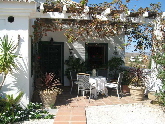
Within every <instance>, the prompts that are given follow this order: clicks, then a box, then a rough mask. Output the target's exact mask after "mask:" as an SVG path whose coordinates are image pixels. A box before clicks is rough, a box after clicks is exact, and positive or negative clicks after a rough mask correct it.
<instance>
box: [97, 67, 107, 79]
mask: <svg viewBox="0 0 165 124" xmlns="http://www.w3.org/2000/svg"><path fill="white" fill-rule="evenodd" d="M97 76H103V77H106V79H107V77H108V70H107V69H99V70H98V71H97Z"/></svg>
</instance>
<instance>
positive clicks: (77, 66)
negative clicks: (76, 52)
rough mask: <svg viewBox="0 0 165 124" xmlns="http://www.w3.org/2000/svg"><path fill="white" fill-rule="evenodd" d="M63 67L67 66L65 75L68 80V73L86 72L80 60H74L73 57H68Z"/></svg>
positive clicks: (83, 63)
mask: <svg viewBox="0 0 165 124" xmlns="http://www.w3.org/2000/svg"><path fill="white" fill-rule="evenodd" d="M65 65H67V67H68V68H67V69H66V70H65V75H66V76H67V78H68V79H69V80H70V72H71V71H75V72H77V73H78V72H86V67H85V62H84V61H82V60H81V59H80V58H75V57H74V56H73V55H71V56H69V58H68V59H67V60H65Z"/></svg>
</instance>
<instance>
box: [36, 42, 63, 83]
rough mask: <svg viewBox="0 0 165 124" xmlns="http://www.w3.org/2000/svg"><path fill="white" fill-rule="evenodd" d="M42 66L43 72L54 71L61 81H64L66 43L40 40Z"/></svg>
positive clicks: (39, 48)
mask: <svg viewBox="0 0 165 124" xmlns="http://www.w3.org/2000/svg"><path fill="white" fill-rule="evenodd" d="M38 50H39V56H40V61H39V64H40V67H41V72H42V73H44V74H45V73H49V72H51V73H54V74H55V76H56V78H58V80H59V81H60V83H62V84H63V83H64V82H63V80H64V78H63V77H64V71H63V70H64V60H63V58H64V43H62V42H43V41H42V42H41V41H40V42H39V46H38Z"/></svg>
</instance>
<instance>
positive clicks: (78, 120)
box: [54, 87, 148, 124]
mask: <svg viewBox="0 0 165 124" xmlns="http://www.w3.org/2000/svg"><path fill="white" fill-rule="evenodd" d="M69 91H70V88H69V87H65V88H64V92H63V94H61V95H58V97H57V100H56V104H55V106H57V107H58V108H59V110H58V113H57V114H56V117H55V120H54V124H86V116H85V108H86V107H88V106H103V105H115V104H128V103H137V102H148V99H147V98H146V99H144V101H134V100H133V99H132V98H131V96H130V95H129V94H125V95H123V97H122V98H121V99H118V97H117V95H116V92H115V91H111V92H109V96H108V97H106V96H104V95H100V96H99V97H98V98H97V99H91V100H90V103H89V99H88V98H87V97H84V98H83V97H82V96H79V97H78V98H77V95H76V92H73V93H72V94H70V92H69Z"/></svg>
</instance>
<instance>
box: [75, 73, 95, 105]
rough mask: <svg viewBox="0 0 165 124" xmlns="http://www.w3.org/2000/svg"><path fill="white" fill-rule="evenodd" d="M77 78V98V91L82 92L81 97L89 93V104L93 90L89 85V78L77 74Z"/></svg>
mask: <svg viewBox="0 0 165 124" xmlns="http://www.w3.org/2000/svg"><path fill="white" fill-rule="evenodd" d="M77 78H78V81H77V83H78V94H77V97H78V95H79V91H82V92H83V96H84V95H85V93H87V92H89V102H90V99H91V96H92V90H93V89H94V88H95V87H94V86H92V84H91V83H89V78H90V74H83V75H82V74H78V75H77Z"/></svg>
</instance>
